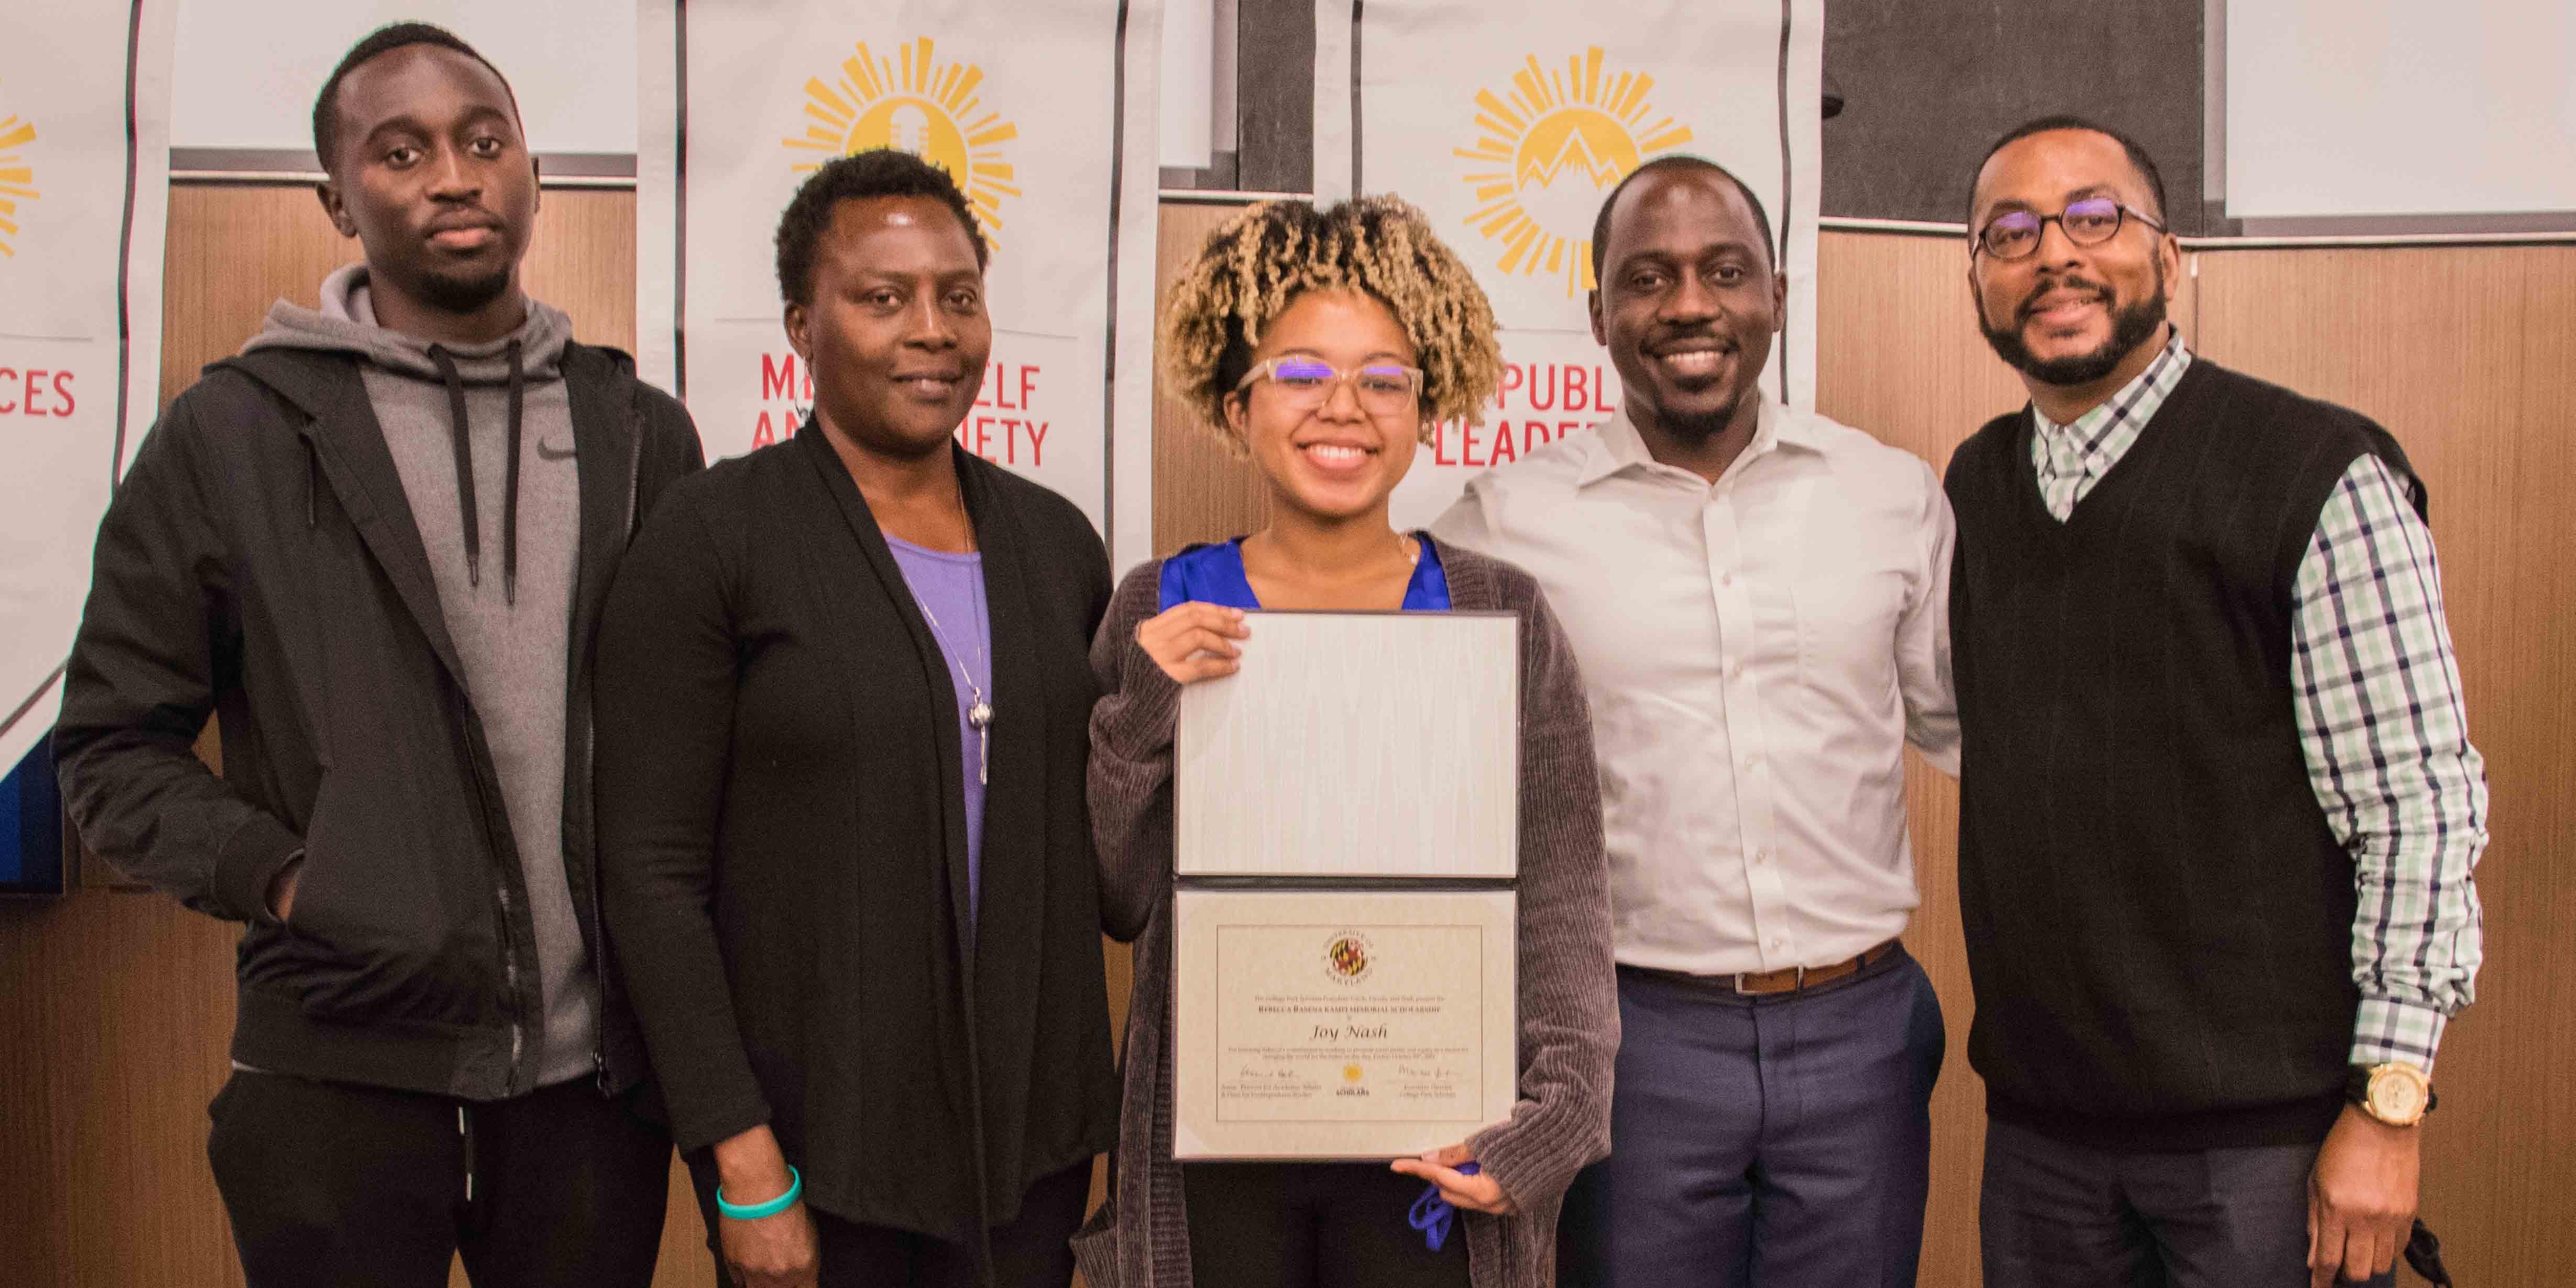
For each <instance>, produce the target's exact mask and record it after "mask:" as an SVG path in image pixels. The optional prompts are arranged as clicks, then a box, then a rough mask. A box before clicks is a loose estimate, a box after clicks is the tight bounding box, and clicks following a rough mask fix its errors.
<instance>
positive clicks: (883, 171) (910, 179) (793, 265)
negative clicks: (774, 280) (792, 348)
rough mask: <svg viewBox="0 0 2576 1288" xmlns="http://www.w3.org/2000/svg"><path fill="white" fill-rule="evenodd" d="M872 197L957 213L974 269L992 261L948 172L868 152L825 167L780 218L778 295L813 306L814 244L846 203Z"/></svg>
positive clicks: (914, 159) (893, 152)
mask: <svg viewBox="0 0 2576 1288" xmlns="http://www.w3.org/2000/svg"><path fill="white" fill-rule="evenodd" d="M871 197H930V198H933V199H935V200H937V201H938V202H940V203H941V204H942V205H945V206H947V207H948V208H949V209H950V210H952V211H955V212H956V214H957V222H958V223H960V224H962V225H964V226H965V228H966V239H967V240H968V241H971V242H973V243H975V267H977V268H982V267H984V266H985V265H986V263H987V262H988V261H989V260H990V259H991V257H992V251H991V248H990V247H988V246H986V245H985V244H984V228H983V225H981V224H978V223H976V222H975V208H974V207H973V206H972V205H969V204H968V203H967V201H966V192H965V190H964V189H962V188H959V187H958V186H957V180H956V179H955V178H954V177H953V176H951V175H950V174H949V173H948V171H947V170H946V169H945V168H943V167H941V166H936V165H933V164H931V163H930V162H928V161H925V160H923V159H921V158H920V157H918V156H915V155H913V154H912V153H910V152H906V151H903V150H902V149H900V148H870V149H868V150H867V151H865V152H853V153H851V154H850V155H848V156H845V157H834V158H833V159H831V160H829V161H826V162H824V163H823V165H822V168H821V169H818V170H816V171H815V172H814V173H813V176H812V177H810V178H808V179H806V180H805V184H804V186H803V187H800V188H798V189H797V190H796V195H795V197H793V198H792V199H790V200H789V201H788V203H787V209H786V211H785V213H782V214H781V215H779V216H778V294H779V295H780V297H781V298H783V299H785V300H786V301H787V302H788V303H790V304H811V303H813V297H814V243H816V242H818V241H821V240H822V239H823V230H824V229H826V228H829V227H831V226H832V212H833V211H835V210H838V209H839V208H840V206H841V203H842V202H844V201H865V200H867V199H868V198H871Z"/></svg>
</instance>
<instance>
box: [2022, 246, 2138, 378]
mask: <svg viewBox="0 0 2576 1288" xmlns="http://www.w3.org/2000/svg"><path fill="white" fill-rule="evenodd" d="M2155 264H2156V285H2155V289H2154V290H2152V291H2150V292H2148V293H2147V295H2146V296H2145V297H2144V298H2142V299H2140V300H2138V301H2137V302H2136V303H2133V304H2130V305H2128V306H2126V307H2123V308H2120V309H2118V310H2116V311H2114V312H2113V313H2112V314H2111V337H2110V338H2109V339H2107V340H2104V341H2103V342H2102V343H2101V345H2100V346H2099V347H2097V348H2095V349H2094V350H2093V351H2092V352H2090V353H2076V354H2069V355H2067V356H2066V357H2063V358H2046V359H2043V358H2040V357H2038V356H2037V355H2035V354H2033V353H2032V352H2031V351H2030V346H2029V345H2026V344H2024V343H2022V339H2021V327H2020V326H2019V325H2018V323H2019V320H2020V314H2021V310H2019V309H2016V310H2014V321H2015V323H2016V325H2013V326H2007V327H1997V326H1993V325H1990V324H1988V323H1987V321H1986V314H1985V308H1984V306H1983V305H1982V304H1981V305H1979V306H1978V309H1977V329H1978V330H1979V331H1981V332H1984V333H1985V337H1986V343H1987V344H1989V345H1992V346H1993V347H1994V351H1995V356H1996V357H1999V358H2002V359H2003V360H2004V362H2005V364H2006V365H2008V366H2010V367H2012V368H2013V369H2014V370H2015V371H2019V372H2021V373H2022V374H2023V375H2026V376H2029V377H2030V378H2031V379H2033V380H2036V381H2038V382H2040V383H2041V384H2044V385H2057V386H2060V387H2067V386H2073V385H2089V384H2091V383H2093V382H2094V381H2096V380H2100V379H2101V378H2103V377H2104V376H2107V375H2110V374H2111V373H2112V372H2113V371H2116V370H2118V369H2119V366H2120V362H2121V360H2122V359H2125V358H2127V357H2128V356H2129V355H2130V354H2131V353H2134V352H2136V351H2137V348H2138V346H2139V345H2142V344H2145V343H2146V342H2147V341H2149V340H2152V339H2154V338H2155V336H2156V333H2157V332H2158V331H2160V330H2162V329H2163V327H2164V324H2165V304H2166V295H2165V265H2164V261H2163V260H2162V259H2158V260H2156V261H2155ZM2070 285H2076V286H2088V287H2093V288H2094V289H2096V290H2099V291H2101V292H2102V293H2103V294H2105V295H2108V294H2109V293H2110V291H2109V288H2107V287H2101V286H2098V285H2096V284H2095V283H2092V282H2086V281H2082V280H2081V279H2076V280H2071V281H2057V282H2048V283H2043V284H2042V285H2041V286H2040V288H2039V290H2036V291H2033V292H2031V298H2032V299H2037V298H2039V294H2040V291H2046V290H2050V289H2053V288H2055V287H2059V286H2070ZM2025 303H2027V301H2025Z"/></svg>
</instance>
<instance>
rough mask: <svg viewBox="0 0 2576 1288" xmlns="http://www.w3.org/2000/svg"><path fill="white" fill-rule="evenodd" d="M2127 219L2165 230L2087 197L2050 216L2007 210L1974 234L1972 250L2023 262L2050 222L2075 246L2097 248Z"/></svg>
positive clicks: (2035, 249) (2105, 201)
mask: <svg viewBox="0 0 2576 1288" xmlns="http://www.w3.org/2000/svg"><path fill="white" fill-rule="evenodd" d="M2129 219H2135V220H2137V221H2138V222H2139V223H2142V224H2145V225H2146V226H2147V227H2149V228H2153V229H2155V230H2156V231H2157V232H2163V231H2164V230H2165V226H2164V225H2163V224H2160V223H2157V222H2156V221H2155V220H2153V219H2151V218H2149V217H2147V216H2146V215H2145V214H2143V213H2141V212H2139V211H2137V210H2135V209H2133V208H2131V207H2128V206H2124V205H2122V204H2120V203H2119V202H2117V201H2114V200H2112V199H2111V198H2109V197H2087V198H2085V199H2084V200H2082V201H2070V202H2068V203H2066V209H2065V210H2063V211H2060V212H2059V213H2057V214H2054V215H2040V214H2033V213H2031V212H2030V211H2027V210H2007V211H2005V212H2004V213H2002V214H2000V215H1997V216H1995V217H1994V218H1993V219H1991V220H1988V221H1987V222H1986V226H1985V228H1984V229H1983V230H1982V231H1980V232H1978V234H1977V244H1976V248H1975V249H1977V250H1982V251H1984V252H1985V253H1987V254H1989V255H1992V256H1994V257H1995V258H1996V259H2027V258H2029V257H2030V256H2032V255H2034V254H2037V253H2038V252H2039V239H2040V237H2041V235H2042V234H2044V233H2046V232H2047V231H2048V226H2049V225H2050V224H2052V223H2054V224H2056V225H2057V226H2058V227H2059V228H2060V229H2062V230H2064V231H2065V233H2066V240H2068V241H2071V242H2073V243H2075V244H2076V245H2078V246H2099V245H2101V244H2102V243H2104V242H2106V241H2109V240H2111V239H2112V238H2114V237H2117V236H2119V235H2120V224H2121V222H2122V221H2123V220H2129Z"/></svg>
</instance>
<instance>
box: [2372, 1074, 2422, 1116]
mask: <svg viewBox="0 0 2576 1288" xmlns="http://www.w3.org/2000/svg"><path fill="white" fill-rule="evenodd" d="M2370 1111H2371V1115H2372V1116H2373V1117H2375V1118H2377V1119H2379V1120H2380V1121H2382V1122H2387V1123H2399V1124H2403V1123H2411V1122H2413V1121H2415V1120H2416V1119H2417V1118H2420V1117H2422V1116H2423V1113H2424V1083H2423V1080H2422V1079H2421V1078H2410V1077H2407V1076H2406V1075H2405V1074H2403V1073H2397V1072H2392V1071H2389V1070H2381V1071H2379V1072H2377V1073H2374V1074H2372V1075H2371V1079H2370Z"/></svg>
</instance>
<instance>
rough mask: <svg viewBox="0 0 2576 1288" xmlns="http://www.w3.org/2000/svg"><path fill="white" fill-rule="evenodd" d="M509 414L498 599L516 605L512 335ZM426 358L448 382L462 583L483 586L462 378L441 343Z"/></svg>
mask: <svg viewBox="0 0 2576 1288" xmlns="http://www.w3.org/2000/svg"><path fill="white" fill-rule="evenodd" d="M509 358H510V418H509V443H508V451H509V455H508V457H507V458H506V460H507V464H506V465H505V466H504V467H503V479H504V484H503V486H504V487H505V489H506V491H507V495H505V496H504V497H503V498H502V502H501V561H502V567H501V598H502V601H503V602H504V603H507V604H510V605H512V606H514V607H515V606H516V605H517V604H518V602H519V445H520V423H519V422H520V411H521V409H522V407H523V406H524V404H525V402H526V391H527V373H526V372H525V371H524V370H523V369H522V368H521V367H520V365H519V360H520V347H519V341H518V340H517V339H515V338H514V339H512V340H511V341H510V346H509ZM429 360H430V361H431V362H434V363H436V364H438V375H439V378H440V379H441V380H442V381H444V382H445V383H446V385H447V418H448V431H449V440H450V442H451V443H453V444H454V447H455V453H456V505H457V509H458V511H459V517H460V518H462V519H463V520H464V524H465V584H466V585H468V586H474V587H480V586H481V585H482V584H483V537H482V533H481V531H480V530H479V528H478V525H477V522H476V515H477V510H478V508H477V507H476V505H475V504H474V445H473V440H472V438H471V436H470V435H469V433H468V430H467V425H466V417H465V381H464V379H463V378H462V377H460V376H459V375H458V374H457V372H456V357H455V355H453V354H451V353H449V352H448V351H447V349H446V347H445V346H443V345H436V344H433V345H431V346H429Z"/></svg>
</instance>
